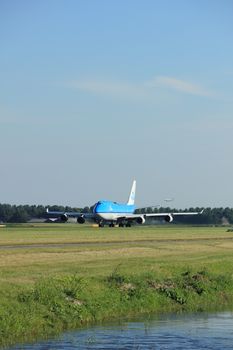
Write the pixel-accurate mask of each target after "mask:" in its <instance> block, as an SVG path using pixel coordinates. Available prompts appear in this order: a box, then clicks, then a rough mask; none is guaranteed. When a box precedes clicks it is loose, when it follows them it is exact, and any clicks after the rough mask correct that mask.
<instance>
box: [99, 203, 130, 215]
mask: <svg viewBox="0 0 233 350" xmlns="http://www.w3.org/2000/svg"><path fill="white" fill-rule="evenodd" d="M134 210H135V205H127V204H120V203H116V202H110V201H99V202H97V203H96V204H95V206H94V208H93V213H96V214H100V213H116V214H132V213H133V212H134Z"/></svg>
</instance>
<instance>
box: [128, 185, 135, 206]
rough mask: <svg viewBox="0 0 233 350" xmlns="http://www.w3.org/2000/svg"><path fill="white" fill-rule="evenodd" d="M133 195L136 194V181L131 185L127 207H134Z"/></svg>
mask: <svg viewBox="0 0 233 350" xmlns="http://www.w3.org/2000/svg"><path fill="white" fill-rule="evenodd" d="M135 193H136V180H134V181H133V185H132V188H131V191H130V195H129V199H128V202H127V205H134V200H135Z"/></svg>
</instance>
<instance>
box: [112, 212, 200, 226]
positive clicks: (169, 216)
mask: <svg viewBox="0 0 233 350" xmlns="http://www.w3.org/2000/svg"><path fill="white" fill-rule="evenodd" d="M203 210H204V209H203ZM203 210H201V211H194V212H177V213H176V212H171V213H148V214H147V213H140V214H126V215H124V216H121V217H118V221H123V220H127V221H136V222H137V223H138V224H144V223H145V220H146V218H149V217H150V218H153V217H154V218H163V219H164V220H165V221H167V222H172V221H173V217H175V216H190V215H200V214H202V213H203Z"/></svg>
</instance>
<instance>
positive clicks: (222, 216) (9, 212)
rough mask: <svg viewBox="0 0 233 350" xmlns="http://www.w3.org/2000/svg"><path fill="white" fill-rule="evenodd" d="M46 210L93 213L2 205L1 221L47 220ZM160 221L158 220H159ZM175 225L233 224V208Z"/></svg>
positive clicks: (153, 210) (87, 209) (180, 219)
mask: <svg viewBox="0 0 233 350" xmlns="http://www.w3.org/2000/svg"><path fill="white" fill-rule="evenodd" d="M46 208H49V210H51V211H61V212H67V211H72V212H82V213H86V212H91V211H92V207H84V208H72V207H68V206H61V205H53V206H43V205H10V204H0V221H1V222H4V223H7V222H9V223H23V222H27V221H29V220H30V219H42V218H44V219H46V217H47V215H46ZM202 209H203V208H189V209H185V210H180V209H175V208H170V207H160V208H153V207H148V208H141V209H137V210H136V212H137V213H161V212H163V213H164V212H167V213H172V212H180V211H185V212H192V211H201V210H202ZM157 221H158V219H157ZM150 222H152V219H149V220H148V223H150ZM174 223H183V224H194V225H195V224H197V225H222V224H233V208H205V209H204V212H203V214H202V215H195V216H177V217H176V218H175V220H174Z"/></svg>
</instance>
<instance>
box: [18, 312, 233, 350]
mask: <svg viewBox="0 0 233 350" xmlns="http://www.w3.org/2000/svg"><path fill="white" fill-rule="evenodd" d="M12 349H14V350H16V349H17V350H18V349H20V350H74V349H75V350H76V349H80V350H84V349H85V350H88V349H90V350H91V349H101V350H102V349H105V350H107V349H108V350H114V349H133V350H139V349H143V350H144V349H148V350H152V349H153V350H165V349H166V350H171V349H172V350H175V349H179V350H180V349H185V350H197V349H198V350H199V349H211V350H223V349H224V350H226V349H233V313H231V312H223V313H217V314H203V313H200V314H182V315H174V314H172V315H170V314H169V315H166V316H157V317H153V318H150V319H148V318H145V317H144V319H143V320H142V319H141V320H140V319H139V320H136V321H135V320H134V321H130V322H129V321H126V322H120V323H117V324H116V323H114V324H108V325H102V326H95V327H91V328H87V329H81V330H79V331H75V332H67V333H65V334H63V335H62V336H61V337H60V338H59V339H53V340H49V341H43V342H40V343H37V344H30V345H23V346H16V347H13V348H12Z"/></svg>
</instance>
